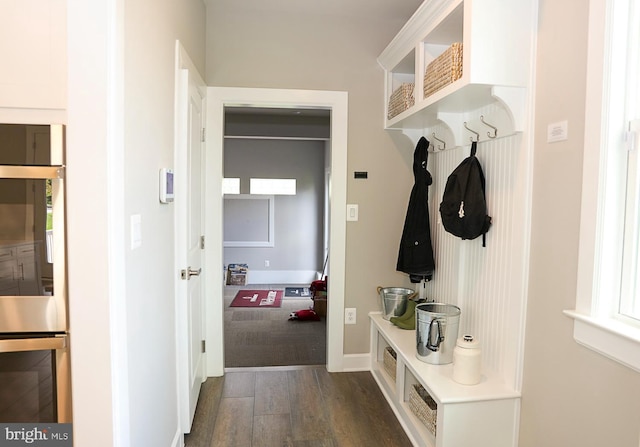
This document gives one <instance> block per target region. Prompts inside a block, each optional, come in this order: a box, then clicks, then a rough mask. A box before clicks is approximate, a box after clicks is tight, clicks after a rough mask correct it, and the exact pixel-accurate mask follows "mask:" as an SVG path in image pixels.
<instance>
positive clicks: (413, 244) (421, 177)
mask: <svg viewBox="0 0 640 447" xmlns="http://www.w3.org/2000/svg"><path fill="white" fill-rule="evenodd" d="M428 148H429V142H428V141H427V139H426V138H425V137H421V138H420V140H419V141H418V144H417V146H416V149H415V152H414V153H413V176H414V185H413V188H412V189H411V196H410V198H409V206H408V207H407V216H406V218H405V221H404V228H403V230H402V238H401V240H400V251H399V253H398V263H397V266H396V270H398V271H400V272H404V273H408V274H409V277H410V279H411V282H413V283H417V282H420V281H422V280H426V281H430V280H431V279H432V278H433V271H434V269H435V262H434V261H433V247H432V245H431V228H430V224H429V202H428V191H429V185H431V183H432V181H433V180H432V178H431V174H430V173H429V171H427V157H428V155H429V152H428V151H427V149H428Z"/></svg>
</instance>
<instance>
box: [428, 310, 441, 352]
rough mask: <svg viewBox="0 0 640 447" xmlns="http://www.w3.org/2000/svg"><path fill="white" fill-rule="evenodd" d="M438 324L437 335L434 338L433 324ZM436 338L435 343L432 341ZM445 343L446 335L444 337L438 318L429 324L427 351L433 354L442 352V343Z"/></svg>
mask: <svg viewBox="0 0 640 447" xmlns="http://www.w3.org/2000/svg"><path fill="white" fill-rule="evenodd" d="M434 322H435V323H436V333H435V337H434V331H433V323H434ZM434 338H435V342H434V341H432V340H433V339H434ZM443 341H444V335H442V326H441V323H440V320H439V319H438V318H434V319H433V320H431V321H430V322H429V335H428V337H427V349H428V350H430V351H433V352H438V351H439V350H440V343H442V342H443Z"/></svg>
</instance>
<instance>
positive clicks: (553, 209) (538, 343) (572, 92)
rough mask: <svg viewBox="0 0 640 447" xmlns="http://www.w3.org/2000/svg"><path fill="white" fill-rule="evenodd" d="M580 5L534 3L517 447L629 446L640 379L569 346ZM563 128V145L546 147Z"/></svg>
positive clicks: (572, 0)
mask: <svg viewBox="0 0 640 447" xmlns="http://www.w3.org/2000/svg"><path fill="white" fill-rule="evenodd" d="M586 6H587V2H585V1H583V0H568V1H564V2H553V1H544V0H543V1H541V2H540V17H539V28H538V29H539V37H538V57H537V82H536V125H535V139H536V144H535V165H534V197H533V219H532V240H531V271H530V281H529V301H528V303H529V305H528V313H527V338H526V348H525V369H524V385H523V397H522V413H521V414H522V419H521V429H520V443H519V445H520V447H540V446H545V447H565V446H578V445H579V446H581V447H599V446H605V445H607V446H616V447H637V446H638V444H639V436H640V423H639V420H638V415H639V414H640V374H638V373H637V372H633V371H632V370H630V369H628V368H626V367H624V366H621V365H619V364H617V363H615V362H613V361H611V360H609V359H606V358H604V357H603V356H601V355H599V354H596V353H595V352H593V351H590V350H588V349H586V348H584V347H582V346H580V345H578V344H577V343H576V342H575V341H574V340H573V320H571V319H570V318H568V317H566V316H564V315H563V314H562V311H563V310H564V309H573V308H574V307H575V299H576V271H577V263H578V234H579V231H578V230H579V227H580V221H579V219H580V199H581V184H582V158H583V153H584V151H587V150H589V148H590V144H591V143H590V142H589V141H584V136H583V135H584V104H585V88H586V75H585V70H586V45H587V18H588V8H587V7H586ZM565 119H566V120H568V123H569V138H568V140H566V141H563V142H559V143H552V144H548V143H546V132H547V125H548V124H550V123H553V122H557V121H562V120H565Z"/></svg>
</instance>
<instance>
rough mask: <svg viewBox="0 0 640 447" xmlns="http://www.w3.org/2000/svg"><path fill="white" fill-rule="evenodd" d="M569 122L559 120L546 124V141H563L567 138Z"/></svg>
mask: <svg viewBox="0 0 640 447" xmlns="http://www.w3.org/2000/svg"><path fill="white" fill-rule="evenodd" d="M568 135H569V123H568V122H567V121H566V120H565V121H559V122H557V123H551V124H549V125H548V126H547V143H555V142H556V141H564V140H566V139H568V138H569V136H568Z"/></svg>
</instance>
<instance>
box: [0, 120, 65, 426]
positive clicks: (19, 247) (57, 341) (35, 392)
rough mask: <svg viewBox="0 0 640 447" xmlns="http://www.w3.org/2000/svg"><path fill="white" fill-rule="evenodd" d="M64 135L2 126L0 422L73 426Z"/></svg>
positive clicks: (55, 129) (52, 129)
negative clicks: (64, 423)
mask: <svg viewBox="0 0 640 447" xmlns="http://www.w3.org/2000/svg"><path fill="white" fill-rule="evenodd" d="M64 174H65V163H64V127H63V126H61V125H26V124H0V422H71V399H70V390H71V386H70V371H69V346H68V333H67V332H68V323H67V288H66V283H67V281H66V254H65V188H64Z"/></svg>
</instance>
